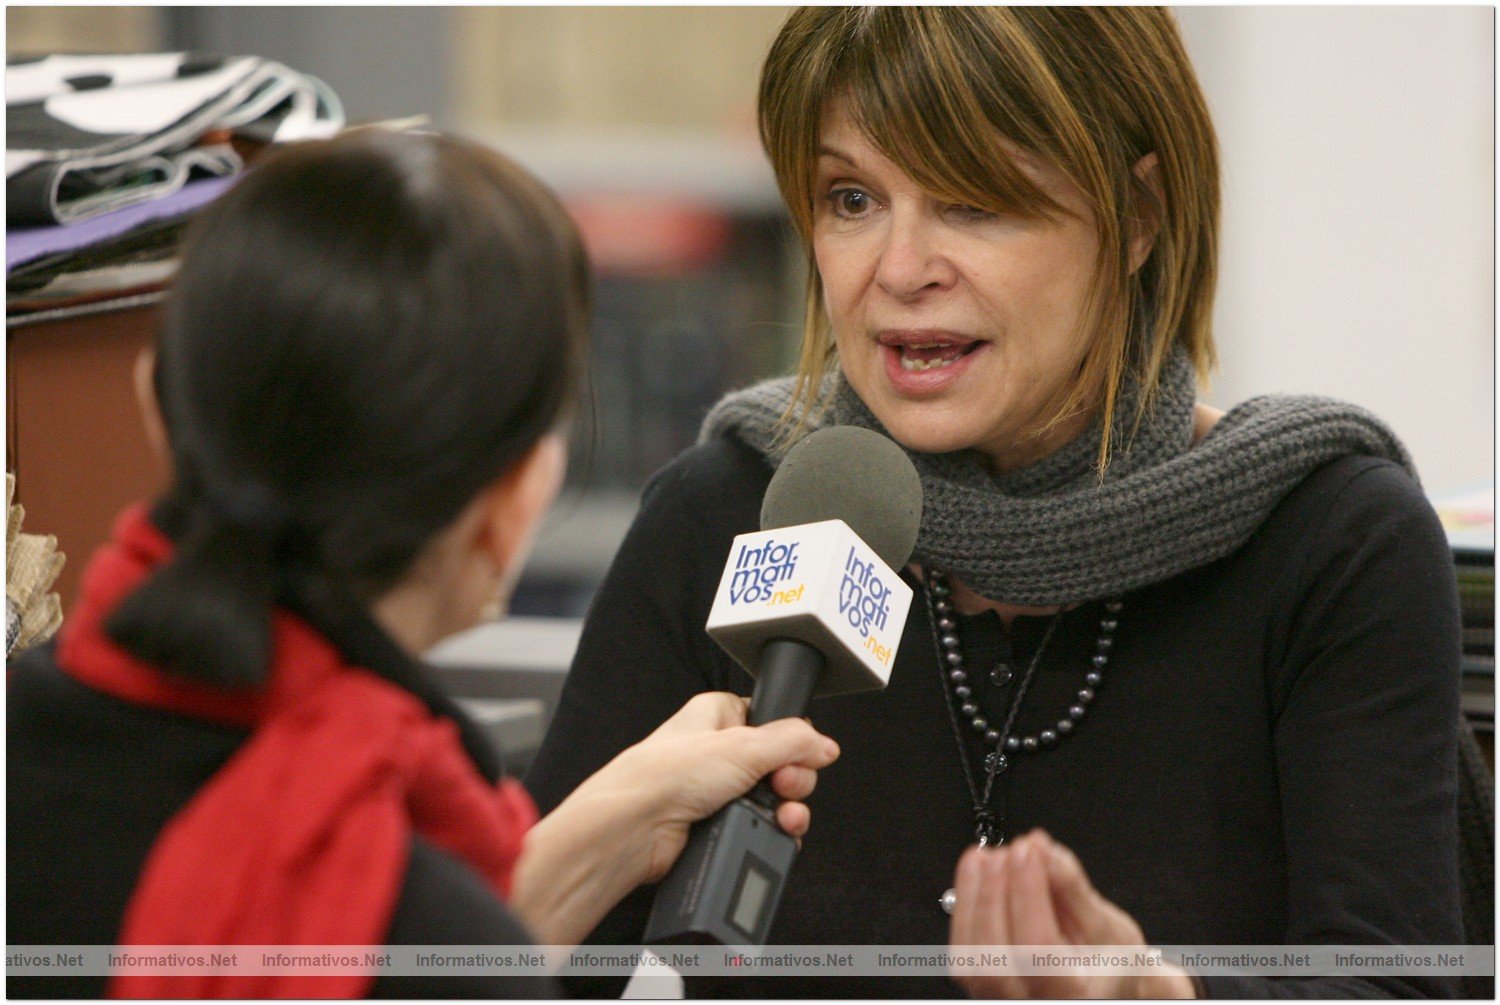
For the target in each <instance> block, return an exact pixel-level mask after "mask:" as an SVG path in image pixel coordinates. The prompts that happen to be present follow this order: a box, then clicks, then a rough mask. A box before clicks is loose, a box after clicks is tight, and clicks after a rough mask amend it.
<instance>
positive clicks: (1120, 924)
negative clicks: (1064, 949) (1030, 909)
mask: <svg viewBox="0 0 1500 1005" xmlns="http://www.w3.org/2000/svg"><path fill="white" fill-rule="evenodd" d="M1047 871H1048V875H1049V878H1050V881H1051V884H1050V885H1051V888H1052V897H1053V899H1054V901H1055V902H1056V903H1057V908H1058V914H1059V917H1060V918H1061V920H1062V927H1063V931H1064V932H1065V933H1066V934H1067V936H1068V938H1069V941H1072V942H1076V943H1080V944H1083V943H1087V944H1090V945H1122V946H1123V945H1135V944H1137V943H1138V942H1141V941H1143V937H1142V935H1141V932H1140V926H1138V925H1137V924H1136V923H1135V921H1134V920H1133V919H1132V918H1131V917H1130V916H1129V915H1128V914H1126V913H1125V912H1124V911H1122V910H1120V908H1118V907H1116V906H1115V905H1114V903H1112V902H1111V901H1110V900H1108V899H1107V898H1106V897H1105V896H1104V895H1103V894H1101V893H1100V892H1099V891H1098V890H1096V889H1094V884H1093V883H1091V882H1089V877H1088V873H1087V872H1085V871H1084V868H1083V863H1082V862H1080V861H1078V856H1077V855H1074V854H1073V852H1072V851H1070V850H1069V849H1068V848H1066V847H1064V846H1063V845H1060V844H1058V843H1057V842H1055V841H1054V842H1050V847H1049V848H1048V854H1047Z"/></svg>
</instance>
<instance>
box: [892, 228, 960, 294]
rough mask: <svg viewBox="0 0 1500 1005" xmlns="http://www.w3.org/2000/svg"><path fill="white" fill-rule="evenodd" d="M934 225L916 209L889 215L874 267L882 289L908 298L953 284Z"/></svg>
mask: <svg viewBox="0 0 1500 1005" xmlns="http://www.w3.org/2000/svg"><path fill="white" fill-rule="evenodd" d="M937 224H938V221H936V220H933V219H930V218H929V217H928V216H927V215H926V214H924V213H921V212H918V211H912V212H907V213H899V212H897V213H892V214H891V217H890V222H889V224H888V226H887V229H886V233H885V241H884V242H883V244H882V245H881V248H880V260H879V261H878V262H877V263H876V267H875V281H876V283H877V284H879V286H880V288H881V289H882V290H884V291H885V292H886V293H888V294H890V295H891V296H893V297H898V298H900V299H903V300H909V299H911V298H913V297H917V296H920V295H921V294H922V293H924V292H928V291H930V290H939V289H946V288H948V287H950V286H952V285H953V282H954V280H955V278H956V272H955V270H954V268H953V263H952V261H951V260H950V259H949V258H948V255H947V248H946V247H945V242H944V241H943V239H942V235H941V233H940V230H941V228H940V227H939V226H938V225H937Z"/></svg>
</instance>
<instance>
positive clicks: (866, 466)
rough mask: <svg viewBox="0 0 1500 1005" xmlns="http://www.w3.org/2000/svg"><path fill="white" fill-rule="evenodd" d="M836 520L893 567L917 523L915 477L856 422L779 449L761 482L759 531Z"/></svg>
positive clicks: (902, 456) (892, 448) (900, 456)
mask: <svg viewBox="0 0 1500 1005" xmlns="http://www.w3.org/2000/svg"><path fill="white" fill-rule="evenodd" d="M821 520H842V521H844V522H845V523H846V524H848V525H849V526H850V528H851V529H852V530H853V531H854V533H856V534H858V535H859V536H860V539H861V540H862V541H864V542H865V544H867V545H869V546H870V547H871V548H873V549H874V550H875V553H876V554H877V555H879V556H880V557H881V560H882V561H884V562H885V564H886V565H888V566H890V567H891V568H892V569H897V570H899V569H900V568H901V567H902V566H904V565H905V564H906V563H907V561H908V560H909V559H910V558H911V552H912V549H913V548H914V547H916V544H917V529H918V528H919V527H920V526H921V524H922V480H921V478H919V477H918V476H917V469H916V468H915V467H913V466H912V463H911V458H909V457H907V456H906V452H905V451H903V450H902V449H901V448H900V447H899V446H897V445H896V443H895V441H893V440H891V439H890V438H888V437H885V436H882V435H880V434H879V433H877V432H875V431H874V430H871V429H864V428H862V427H860V426H828V427H826V428H823V429H819V430H817V431H815V432H813V433H810V434H808V435H807V436H805V437H803V438H802V439H801V440H798V441H797V443H796V444H795V445H794V446H793V447H792V449H791V450H789V451H787V455H786V457H785V459H783V460H782V462H781V467H779V468H777V469H776V474H775V475H774V476H772V478H771V484H770V485H769V486H767V487H766V497H765V500H764V501H763V502H762V503H761V507H760V529H761V530H774V529H775V528H777V527H793V526H796V525H797V524H803V523H817V522H819V521H821Z"/></svg>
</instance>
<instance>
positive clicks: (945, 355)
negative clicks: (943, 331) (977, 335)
mask: <svg viewBox="0 0 1500 1005" xmlns="http://www.w3.org/2000/svg"><path fill="white" fill-rule="evenodd" d="M978 347H979V343H978V342H970V343H968V344H967V345H961V344H955V343H940V344H930V345H922V344H920V343H913V344H909V345H907V344H903V345H898V346H895V347H893V348H895V349H896V351H897V352H898V353H899V354H900V362H901V369H903V370H905V371H907V372H908V373H919V372H921V371H923V370H938V369H942V368H943V367H945V366H952V365H953V364H954V363H957V362H958V361H959V360H960V359H962V358H963V357H965V356H967V355H968V354H969V353H971V352H973V351H974V350H975V349H977V348H978Z"/></svg>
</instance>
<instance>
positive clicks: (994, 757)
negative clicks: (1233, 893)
mask: <svg viewBox="0 0 1500 1005" xmlns="http://www.w3.org/2000/svg"><path fill="white" fill-rule="evenodd" d="M1008 767H1010V758H1008V757H1006V756H1005V755H1004V754H1002V753H1000V751H998V750H992V751H990V752H989V753H988V754H986V755H985V758H984V770H985V771H987V772H989V773H990V774H992V775H998V774H1000V772H1002V771H1004V770H1005V769H1006V768H1008Z"/></svg>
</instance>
